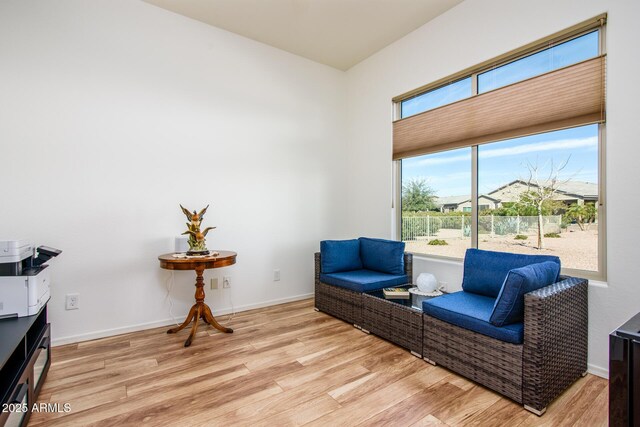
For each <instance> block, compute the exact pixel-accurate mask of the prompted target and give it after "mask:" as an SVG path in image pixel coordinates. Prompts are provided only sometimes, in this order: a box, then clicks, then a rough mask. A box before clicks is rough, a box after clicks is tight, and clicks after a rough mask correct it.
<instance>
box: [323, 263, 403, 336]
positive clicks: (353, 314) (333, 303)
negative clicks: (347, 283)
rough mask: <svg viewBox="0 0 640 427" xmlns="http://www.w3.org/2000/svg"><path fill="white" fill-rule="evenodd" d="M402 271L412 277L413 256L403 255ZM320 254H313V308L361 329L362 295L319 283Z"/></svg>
mask: <svg viewBox="0 0 640 427" xmlns="http://www.w3.org/2000/svg"><path fill="white" fill-rule="evenodd" d="M404 271H405V274H406V275H407V276H408V277H409V280H411V278H412V277H413V255H412V254H410V253H406V252H405V254H404ZM320 273H321V262H320V252H316V253H315V282H316V284H315V307H316V310H318V311H322V312H324V313H327V314H330V315H332V316H334V317H337V318H339V319H342V320H344V321H345V322H348V323H351V324H353V326H355V327H356V328H359V329H362V328H361V326H362V293H360V292H354V291H352V290H350V289H345V288H341V287H339V286H333V285H330V284H328V283H323V282H321V281H320Z"/></svg>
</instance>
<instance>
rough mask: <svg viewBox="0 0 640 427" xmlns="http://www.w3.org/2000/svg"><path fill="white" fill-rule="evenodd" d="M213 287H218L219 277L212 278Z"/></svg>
mask: <svg viewBox="0 0 640 427" xmlns="http://www.w3.org/2000/svg"><path fill="white" fill-rule="evenodd" d="M211 289H218V278H217V277H212V278H211Z"/></svg>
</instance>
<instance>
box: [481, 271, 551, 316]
mask: <svg viewBox="0 0 640 427" xmlns="http://www.w3.org/2000/svg"><path fill="white" fill-rule="evenodd" d="M559 272H560V266H559V265H558V264H557V263H555V262H551V261H545V262H541V263H538V264H531V265H527V266H525V267H520V268H514V269H513V270H511V271H509V273H508V274H507V278H506V279H505V280H504V283H503V284H502V289H500V293H499V294H498V298H496V303H495V305H494V306H493V312H492V313H491V318H490V319H489V321H490V322H491V323H492V324H494V325H496V326H503V325H508V324H510V323H516V322H522V321H523V320H524V294H526V293H528V292H531V291H535V290H536V289H540V288H544V287H545V286H549V285H551V284H553V283H555V281H556V279H557V277H558V273H559Z"/></svg>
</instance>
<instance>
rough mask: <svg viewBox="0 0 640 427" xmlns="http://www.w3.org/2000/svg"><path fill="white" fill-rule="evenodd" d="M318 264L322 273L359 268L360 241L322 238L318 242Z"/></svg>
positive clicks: (360, 263) (360, 264) (360, 265)
mask: <svg viewBox="0 0 640 427" xmlns="http://www.w3.org/2000/svg"><path fill="white" fill-rule="evenodd" d="M320 264H321V265H320V268H321V270H320V271H322V272H323V273H338V272H340V271H352V270H360V269H361V268H362V262H361V261H360V241H359V240H358V239H352V240H323V241H322V242H320Z"/></svg>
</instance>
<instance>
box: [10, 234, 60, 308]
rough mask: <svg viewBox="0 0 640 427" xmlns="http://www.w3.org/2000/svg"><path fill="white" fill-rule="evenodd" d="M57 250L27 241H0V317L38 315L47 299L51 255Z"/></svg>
mask: <svg viewBox="0 0 640 427" xmlns="http://www.w3.org/2000/svg"><path fill="white" fill-rule="evenodd" d="M61 253H62V251H60V250H58V249H53V248H49V247H46V246H40V247H38V248H37V249H36V248H35V247H34V246H33V245H31V244H30V243H29V242H27V241H26V240H0V318H5V317H23V316H32V315H34V314H37V313H38V311H40V309H41V308H42V307H43V306H44V305H45V304H46V303H47V301H49V298H50V296H51V294H50V292H49V283H50V277H49V272H50V269H48V268H47V267H48V265H46V264H45V263H46V262H47V261H49V260H50V259H51V258H54V257H56V256H58V255H60V254H61Z"/></svg>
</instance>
